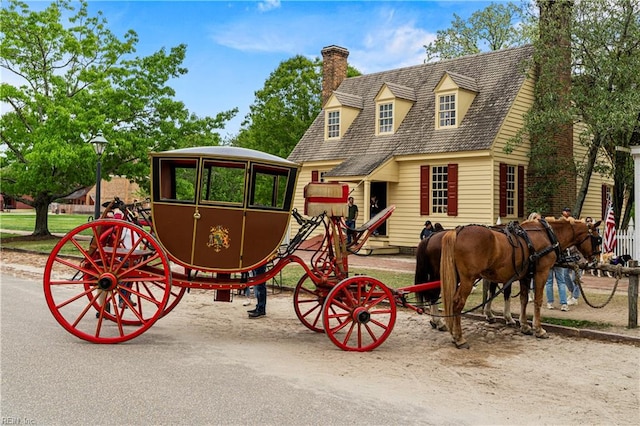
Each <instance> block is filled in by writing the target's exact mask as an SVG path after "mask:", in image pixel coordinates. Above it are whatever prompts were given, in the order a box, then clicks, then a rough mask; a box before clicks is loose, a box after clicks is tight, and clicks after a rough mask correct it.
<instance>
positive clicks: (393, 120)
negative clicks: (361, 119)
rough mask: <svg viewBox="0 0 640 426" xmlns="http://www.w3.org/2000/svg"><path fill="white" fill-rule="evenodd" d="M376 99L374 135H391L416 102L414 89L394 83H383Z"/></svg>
mask: <svg viewBox="0 0 640 426" xmlns="http://www.w3.org/2000/svg"><path fill="white" fill-rule="evenodd" d="M374 99H375V101H376V127H375V129H376V136H378V135H383V136H387V135H392V134H394V133H395V132H397V131H398V129H399V128H400V126H401V125H402V122H403V121H404V118H405V117H406V116H407V114H408V113H409V110H410V109H411V107H413V104H414V103H415V102H416V93H415V90H414V89H412V88H411V87H407V86H402V85H400V84H396V83H383V84H382V86H381V87H380V90H379V91H378V94H377V95H376V97H375V98H374Z"/></svg>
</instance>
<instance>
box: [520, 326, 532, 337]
mask: <svg viewBox="0 0 640 426" xmlns="http://www.w3.org/2000/svg"><path fill="white" fill-rule="evenodd" d="M520 333H522V334H524V335H527V336H531V335H532V334H533V330H532V329H530V328H521V329H520Z"/></svg>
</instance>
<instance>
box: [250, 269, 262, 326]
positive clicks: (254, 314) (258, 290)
mask: <svg viewBox="0 0 640 426" xmlns="http://www.w3.org/2000/svg"><path fill="white" fill-rule="evenodd" d="M254 272H255V276H258V275H261V274H264V273H265V272H267V266H266V265H263V266H260V267H258V268H256V269H254ZM253 292H254V294H255V296H256V308H255V309H251V310H249V311H247V312H248V313H249V318H260V317H263V316H265V315H267V283H266V282H262V283H260V284H256V285H254V286H253Z"/></svg>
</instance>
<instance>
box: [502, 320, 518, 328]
mask: <svg viewBox="0 0 640 426" xmlns="http://www.w3.org/2000/svg"><path fill="white" fill-rule="evenodd" d="M505 325H506V326H507V327H513V328H516V327H517V326H518V324H517V323H516V322H515V321H506V322H505Z"/></svg>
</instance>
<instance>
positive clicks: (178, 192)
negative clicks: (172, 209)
mask: <svg viewBox="0 0 640 426" xmlns="http://www.w3.org/2000/svg"><path fill="white" fill-rule="evenodd" d="M197 166H198V160H196V159H193V160H192V159H184V160H175V159H173V160H164V159H163V160H161V161H160V168H159V170H160V178H159V181H158V184H159V188H157V189H156V190H159V193H157V195H159V197H156V198H157V199H159V200H161V201H182V202H190V203H192V202H194V201H195V199H196V188H197V185H196V181H197V176H198V167H197Z"/></svg>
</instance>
